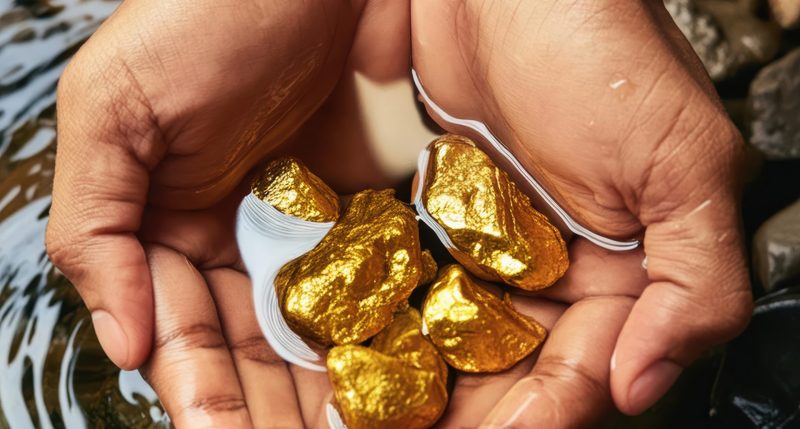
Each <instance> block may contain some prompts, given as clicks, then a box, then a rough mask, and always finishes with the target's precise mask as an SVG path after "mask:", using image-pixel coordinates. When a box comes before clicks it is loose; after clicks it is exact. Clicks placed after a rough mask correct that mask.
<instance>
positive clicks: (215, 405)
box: [186, 395, 247, 414]
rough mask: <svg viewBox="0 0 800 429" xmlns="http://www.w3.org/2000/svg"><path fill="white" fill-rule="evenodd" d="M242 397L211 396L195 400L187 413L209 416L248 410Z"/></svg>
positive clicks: (188, 407) (189, 405)
mask: <svg viewBox="0 0 800 429" xmlns="http://www.w3.org/2000/svg"><path fill="white" fill-rule="evenodd" d="M246 407H247V405H246V404H245V401H244V398H242V396H241V395H210V396H204V397H200V398H195V399H193V400H192V401H191V402H190V403H189V404H188V405H187V406H186V411H202V412H204V413H207V414H219V413H226V412H236V411H242V410H244V409H246Z"/></svg>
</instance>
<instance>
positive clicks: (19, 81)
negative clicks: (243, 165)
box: [0, 0, 169, 429]
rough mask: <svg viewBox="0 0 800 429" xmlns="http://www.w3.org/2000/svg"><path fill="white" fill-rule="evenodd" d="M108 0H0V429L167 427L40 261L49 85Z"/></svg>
mask: <svg viewBox="0 0 800 429" xmlns="http://www.w3.org/2000/svg"><path fill="white" fill-rule="evenodd" d="M117 5H118V2H116V1H101V0H58V1H51V2H47V1H41V0H40V1H37V0H0V428H9V427H10V428H14V429H18V428H33V427H37V428H85V427H152V426H156V427H158V426H164V427H166V426H169V423H168V421H167V418H166V417H165V413H164V411H163V409H162V407H161V406H160V404H159V403H158V400H157V398H156V396H155V394H154V393H153V391H152V390H151V389H150V388H149V386H147V384H146V383H145V382H144V381H143V380H142V378H141V377H140V376H139V374H138V373H137V372H127V371H119V369H117V368H116V367H114V365H113V364H111V362H109V361H108V359H106V357H105V355H104V354H103V352H102V350H101V349H100V346H99V344H98V342H97V339H96V337H95V335H94V331H93V330H92V326H91V320H90V317H89V313H88V311H87V310H86V308H85V307H84V306H83V304H82V303H81V301H80V298H79V297H78V295H77V293H76V292H75V290H74V289H73V287H72V285H70V284H69V282H68V281H67V280H66V279H65V278H64V277H63V276H62V275H61V274H60V273H58V272H57V270H55V269H54V268H53V266H52V264H51V263H50V261H49V260H48V259H47V256H46V254H45V248H44V230H45V225H46V223H47V212H48V209H49V206H50V192H51V189H52V178H53V166H54V160H55V145H56V141H55V136H56V133H55V88H56V82H57V80H58V77H59V76H60V74H61V72H62V71H63V70H64V66H65V65H66V63H67V61H68V60H69V58H70V57H71V56H72V54H74V52H75V51H76V50H77V49H78V48H79V47H80V45H81V44H82V43H83V42H84V41H85V40H86V38H88V37H89V36H90V35H91V34H92V33H93V32H94V31H95V30H96V29H97V27H98V26H99V25H100V23H101V22H102V21H103V19H105V18H106V17H107V16H108V15H110V14H111V12H113V11H114V9H115V8H116V7H117Z"/></svg>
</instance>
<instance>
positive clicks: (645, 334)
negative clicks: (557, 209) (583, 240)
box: [611, 192, 752, 414]
mask: <svg viewBox="0 0 800 429" xmlns="http://www.w3.org/2000/svg"><path fill="white" fill-rule="evenodd" d="M707 195H708V196H709V198H708V199H706V200H704V201H701V202H699V203H694V204H691V205H690V208H685V205H684V208H679V209H677V213H676V214H675V215H672V216H674V217H670V218H667V219H665V220H664V221H659V222H654V223H651V224H650V225H648V227H647V231H646V234H645V243H644V244H645V252H646V253H647V271H648V274H649V277H650V279H651V281H652V283H651V284H650V285H649V286H647V287H646V289H645V290H644V292H643V293H642V296H641V298H640V299H639V301H638V302H637V303H636V305H635V306H634V308H633V310H632V312H631V315H630V318H629V319H628V321H627V322H626V324H625V327H624V328H623V330H622V333H621V334H620V338H619V341H618V343H617V346H616V352H615V353H616V354H615V356H616V367H615V368H614V369H613V371H612V377H611V387H612V392H613V395H614V400H615V402H616V404H617V406H618V407H619V408H620V410H622V411H623V412H625V413H629V414H638V413H640V412H642V411H644V410H645V409H646V408H647V407H649V406H650V405H652V404H653V403H654V402H655V401H656V400H657V399H658V398H659V397H660V396H661V395H663V394H664V393H665V392H666V391H667V389H669V387H670V386H671V385H672V384H673V382H674V381H675V379H676V378H677V377H678V375H679V374H680V372H681V370H682V368H683V367H685V366H686V365H688V364H689V363H690V362H691V361H692V360H694V359H695V358H697V357H698V356H699V355H700V354H701V353H702V352H703V351H705V350H706V349H707V348H708V347H711V346H713V345H715V344H719V343H721V342H724V341H727V340H729V339H730V338H732V337H734V336H735V335H736V334H738V333H739V332H740V331H741V330H742V329H744V326H745V325H746V323H747V321H748V320H749V316H750V313H751V310H752V296H751V292H750V287H749V285H748V278H747V270H746V266H745V261H744V257H743V254H742V253H743V252H742V247H743V246H742V243H741V241H740V236H739V231H738V221H737V219H736V213H738V209H737V207H736V204H735V203H734V201H733V198H730V197H727V196H725V194H724V193H722V192H717V193H712V192H709V193H708V194H707Z"/></svg>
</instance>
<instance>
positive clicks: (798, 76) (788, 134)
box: [748, 48, 800, 159]
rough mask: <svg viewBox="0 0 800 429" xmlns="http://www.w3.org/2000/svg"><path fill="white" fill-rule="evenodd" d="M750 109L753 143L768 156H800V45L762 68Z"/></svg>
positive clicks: (754, 85) (752, 88) (751, 88)
mask: <svg viewBox="0 0 800 429" xmlns="http://www.w3.org/2000/svg"><path fill="white" fill-rule="evenodd" d="M748 112H749V114H750V118H751V123H750V131H751V136H750V143H751V144H753V145H754V146H755V147H757V148H758V149H759V150H761V151H762V152H764V154H765V155H766V157H767V159H796V158H800V120H798V119H800V48H798V49H795V50H793V51H791V52H790V53H789V54H787V55H786V56H785V57H783V58H781V59H779V60H778V61H775V62H774V63H772V64H770V65H768V66H766V67H764V69H762V70H761V72H759V74H758V76H756V78H755V79H754V80H753V82H752V83H751V84H750V94H749V98H748Z"/></svg>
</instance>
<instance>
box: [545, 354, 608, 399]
mask: <svg viewBox="0 0 800 429" xmlns="http://www.w3.org/2000/svg"><path fill="white" fill-rule="evenodd" d="M534 375H535V377H538V378H539V379H540V380H539V383H541V384H542V385H543V386H548V385H549V384H550V383H551V382H553V383H561V384H564V383H568V384H572V385H574V386H576V388H579V389H581V390H582V391H584V392H587V394H588V395H591V396H592V397H596V398H603V397H608V396H609V391H608V387H607V384H608V382H607V380H599V379H598V378H597V377H596V376H595V375H593V374H592V373H591V372H590V371H589V370H588V369H586V368H585V367H583V366H582V365H581V364H579V363H577V362H575V361H574V360H571V359H566V358H564V357H561V356H547V357H544V358H541V359H539V361H538V362H537V363H536V367H535V369H534Z"/></svg>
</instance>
